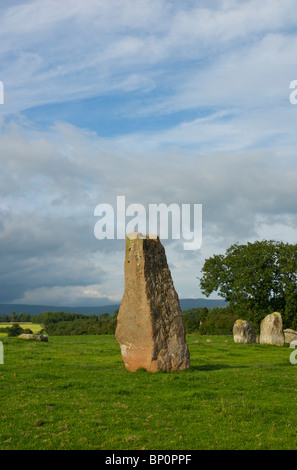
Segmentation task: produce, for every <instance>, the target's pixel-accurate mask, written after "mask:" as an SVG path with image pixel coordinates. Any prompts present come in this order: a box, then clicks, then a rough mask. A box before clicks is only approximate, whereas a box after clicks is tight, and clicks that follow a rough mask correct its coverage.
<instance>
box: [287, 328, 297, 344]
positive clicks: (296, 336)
mask: <svg viewBox="0 0 297 470" xmlns="http://www.w3.org/2000/svg"><path fill="white" fill-rule="evenodd" d="M284 335H285V343H291V342H292V341H296V340H297V331H295V330H291V329H290V328H287V329H286V330H284Z"/></svg>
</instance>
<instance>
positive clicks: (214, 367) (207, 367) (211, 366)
mask: <svg viewBox="0 0 297 470" xmlns="http://www.w3.org/2000/svg"><path fill="white" fill-rule="evenodd" d="M248 367H249V366H229V365H227V364H205V365H202V366H192V367H191V370H193V371H198V370H199V371H211V370H221V369H246V368H248Z"/></svg>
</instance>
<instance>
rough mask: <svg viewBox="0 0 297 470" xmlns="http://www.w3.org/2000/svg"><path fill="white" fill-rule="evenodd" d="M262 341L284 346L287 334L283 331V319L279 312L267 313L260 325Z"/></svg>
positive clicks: (262, 342)
mask: <svg viewBox="0 0 297 470" xmlns="http://www.w3.org/2000/svg"><path fill="white" fill-rule="evenodd" d="M260 343H261V344H273V345H275V346H284V344H285V335H284V332H283V320H282V316H281V314H280V313H279V312H273V313H271V314H270V315H267V316H266V317H265V318H264V320H262V322H261V326H260Z"/></svg>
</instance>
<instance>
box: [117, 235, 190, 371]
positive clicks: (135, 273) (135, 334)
mask: <svg viewBox="0 0 297 470" xmlns="http://www.w3.org/2000/svg"><path fill="white" fill-rule="evenodd" d="M116 339H117V341H118V342H119V343H120V346H121V354H122V359H123V361H124V364H125V367H126V369H127V370H129V371H131V372H134V371H136V370H137V369H139V368H144V369H147V370H149V371H152V372H155V371H157V370H165V371H171V370H183V369H187V368H189V367H190V354H189V349H188V345H187V343H186V337H185V328H184V324H183V319H182V315H181V309H180V305H179V299H178V295H177V293H176V291H175V289H174V285H173V281H172V278H171V273H170V270H169V268H168V264H167V260H166V255H165V250H164V247H163V245H162V244H161V242H160V240H159V238H158V237H154V238H152V236H150V238H149V236H148V235H142V234H141V233H139V232H132V233H131V234H129V235H128V236H127V238H126V256H125V290H124V296H123V299H122V302H121V306H120V310H119V314H118V320H117V328H116Z"/></svg>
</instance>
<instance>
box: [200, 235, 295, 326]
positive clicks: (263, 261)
mask: <svg viewBox="0 0 297 470" xmlns="http://www.w3.org/2000/svg"><path fill="white" fill-rule="evenodd" d="M202 274H203V275H202V277H201V279H200V286H201V291H202V292H203V294H205V295H206V296H207V297H208V296H209V295H210V294H211V293H212V292H215V291H216V292H218V294H219V295H220V296H221V297H223V298H224V299H225V300H226V301H228V302H230V304H232V305H233V306H237V308H238V311H239V310H241V311H242V310H243V309H244V310H245V311H246V312H247V313H248V315H247V316H249V318H254V319H260V318H261V317H263V316H264V315H266V314H267V313H271V312H272V311H275V310H277V311H279V312H281V313H282V315H283V318H284V319H285V323H286V324H287V325H288V326H291V327H292V326H293V324H295V323H296V311H297V245H291V244H289V243H283V242H276V241H273V240H270V241H267V240H263V241H256V242H254V243H247V244H245V245H239V244H237V243H236V244H234V245H232V246H231V247H230V248H228V249H227V251H226V253H225V255H222V254H219V255H214V256H212V257H211V258H208V259H207V260H206V261H205V263H204V266H203V268H202Z"/></svg>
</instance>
